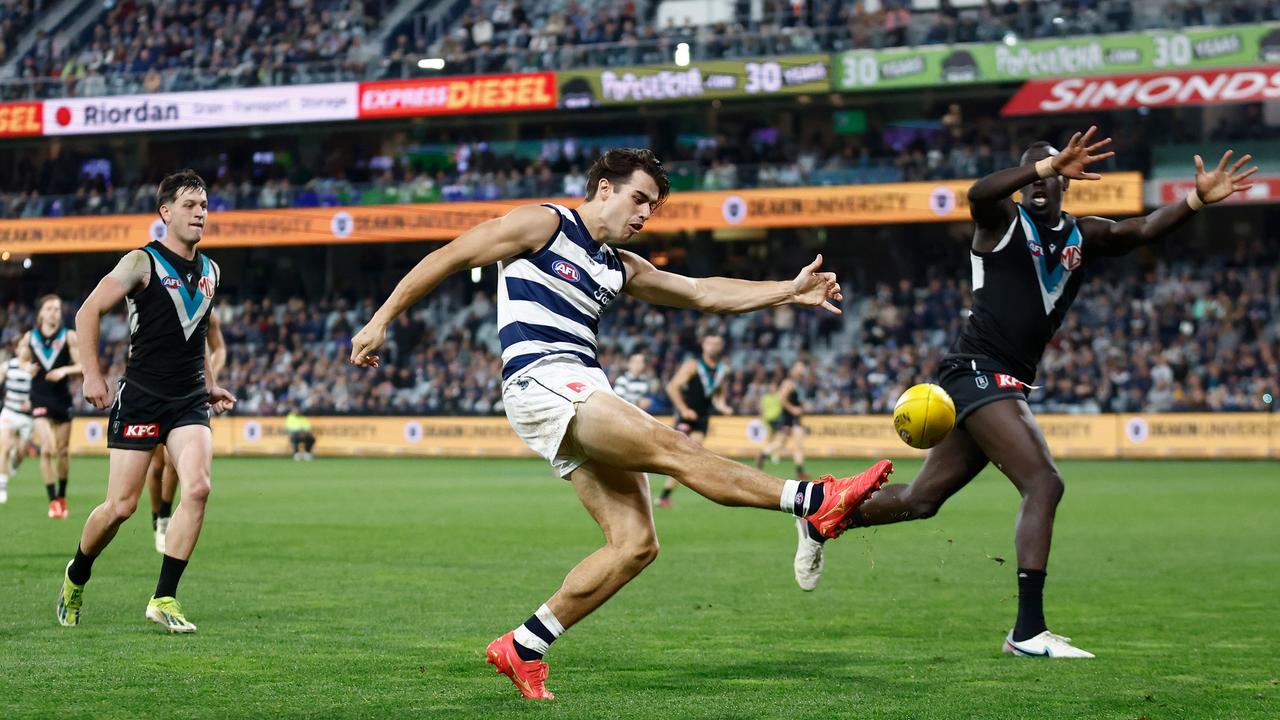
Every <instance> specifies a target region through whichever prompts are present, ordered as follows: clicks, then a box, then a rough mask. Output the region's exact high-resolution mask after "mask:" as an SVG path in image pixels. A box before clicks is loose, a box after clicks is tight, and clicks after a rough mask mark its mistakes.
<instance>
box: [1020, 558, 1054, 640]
mask: <svg viewBox="0 0 1280 720" xmlns="http://www.w3.org/2000/svg"><path fill="white" fill-rule="evenodd" d="M1044 575H1045V573H1044V571H1043V570H1024V569H1022V568H1018V622H1017V623H1016V624H1015V625H1014V626H1013V639H1014V640H1015V641H1016V642H1021V641H1023V640H1029V639H1031V638H1033V637H1035V636H1037V635H1039V634H1040V633H1042V632H1044V631H1045V630H1048V629H1049V627H1048V626H1047V625H1045V622H1044Z"/></svg>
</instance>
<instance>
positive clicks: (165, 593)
mask: <svg viewBox="0 0 1280 720" xmlns="http://www.w3.org/2000/svg"><path fill="white" fill-rule="evenodd" d="M156 204H157V206H158V209H159V213H160V217H161V219H163V220H164V224H165V236H164V239H163V240H160V241H157V242H152V243H150V244H148V245H147V246H146V247H143V248H141V249H139V250H134V251H132V252H130V253H128V254H126V255H125V256H124V257H123V258H121V260H120V263H119V264H117V265H116V267H115V269H114V270H112V271H111V272H110V273H109V274H108V275H107V276H106V277H104V278H102V281H101V282H99V283H98V287H96V288H94V290H93V292H92V293H90V294H89V297H88V298H86V299H85V301H84V305H83V306H81V308H80V312H78V313H77V314H76V329H77V330H78V331H79V333H80V340H81V343H82V350H83V357H84V360H85V365H84V374H85V378H84V396H85V399H86V400H88V401H89V403H90V404H92V405H93V406H94V407H96V408H98V409H99V410H105V409H107V408H108V407H110V408H111V414H110V417H109V419H108V426H107V447H108V448H110V451H111V454H110V475H109V477H108V480H107V499H106V500H105V501H104V502H103V503H102V504H101V505H99V506H98V507H96V508H94V510H93V512H92V513H91V514H90V515H89V519H88V521H87V522H85V525H84V532H83V533H82V534H81V536H80V546H79V547H78V548H76V555H75V558H74V559H72V561H71V562H70V563H68V564H67V569H66V572H65V574H64V576H63V581H62V591H61V592H60V593H59V594H58V608H57V613H58V622H60V623H62V624H63V625H77V624H79V622H80V607H81V604H82V603H83V601H84V586H85V583H87V582H88V581H89V574H90V571H91V569H92V567H93V561H94V560H95V559H96V558H97V557H98V555H99V554H100V553H101V552H102V551H103V550H104V549H105V548H106V547H107V544H108V543H110V542H111V538H113V537H115V534H116V531H117V530H118V529H119V528H120V525H121V523H123V522H124V521H125V520H128V519H129V516H130V515H132V514H133V511H134V510H136V509H137V507H138V497H139V496H140V495H141V494H142V486H143V484H144V483H145V482H146V478H147V466H148V465H149V464H150V462H151V456H152V453H153V452H154V451H155V447H156V445H157V444H158V443H164V444H165V446H166V448H167V449H168V452H169V454H170V455H171V456H172V457H173V464H174V467H175V468H177V470H178V482H179V483H181V485H182V503H181V504H179V505H178V510H177V512H175V513H174V514H173V520H172V522H171V523H170V524H169V532H168V534H167V536H166V545H165V555H164V559H163V561H162V562H161V565H160V580H159V582H158V583H157V584H156V591H155V595H153V596H152V598H151V600H150V601H149V602H148V603H147V609H146V617H147V619H148V620H151V621H152V622H155V623H159V624H160V625H161V626H163V627H164V628H165V629H167V630H168V631H169V632H175V633H188V632H195V630H196V626H195V625H193V624H191V623H190V622H188V621H187V619H186V617H185V616H184V615H183V613H182V607H181V606H180V605H179V604H178V600H177V598H176V595H177V594H178V581H179V580H180V579H181V578H182V572H183V570H185V569H186V566H187V561H188V560H189V559H190V557H191V551H192V550H193V549H194V548H195V545H196V539H197V538H198V537H199V536H200V527H201V525H202V524H203V523H204V509H205V501H206V499H207V498H208V497H209V469H210V462H211V459H212V457H213V434H212V433H211V432H210V430H209V415H210V410H211V409H212V410H213V411H216V412H223V411H226V410H229V409H231V407H233V406H234V405H235V402H236V400H235V398H234V397H232V395H231V393H229V392H227V391H226V390H224V389H222V388H220V387H218V386H217V385H214V384H213V382H212V380H211V375H210V373H209V365H208V358H207V357H206V355H205V334H206V333H207V331H208V324H209V312H210V309H211V308H212V307H213V296H214V292H215V290H216V289H217V287H218V280H219V277H220V275H221V271H220V270H219V269H218V266H217V265H216V264H215V263H214V262H213V261H212V260H210V259H209V258H208V257H206V256H205V255H204V254H203V253H201V252H199V251H197V250H196V244H197V243H199V242H200V239H201V238H202V237H203V236H204V222H205V217H206V215H207V214H208V206H209V202H208V199H207V197H206V192H205V184H204V180H202V179H201V178H200V176H199V175H196V174H195V173H194V172H192V171H190V170H183V171H181V172H178V173H175V174H173V175H170V176H168V177H166V178H165V179H164V180H162V181H161V182H160V186H159V188H158V189H157V191H156ZM121 300H124V301H125V302H126V303H127V305H128V308H129V328H130V330H131V332H132V334H131V336H130V338H129V360H128V364H127V366H126V368H125V372H124V377H123V378H121V379H120V383H119V386H118V387H117V389H116V393H115V400H114V402H112V398H111V392H110V391H109V390H108V389H107V384H106V380H105V378H103V376H102V369H101V366H100V365H99V363H98V356H97V348H98V330H99V321H100V320H101V318H102V315H103V314H104V313H106V312H107V311H108V310H110V309H111V308H112V307H114V306H115V305H116V304H117V303H119V302H120V301H121Z"/></svg>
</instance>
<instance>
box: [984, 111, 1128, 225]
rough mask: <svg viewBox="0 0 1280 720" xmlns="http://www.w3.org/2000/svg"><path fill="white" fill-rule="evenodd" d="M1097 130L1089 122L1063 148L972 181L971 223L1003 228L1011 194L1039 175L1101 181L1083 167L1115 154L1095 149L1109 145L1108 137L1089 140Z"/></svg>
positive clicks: (1009, 211)
mask: <svg viewBox="0 0 1280 720" xmlns="http://www.w3.org/2000/svg"><path fill="white" fill-rule="evenodd" d="M1097 131H1098V126H1097V125H1090V126H1089V129H1088V130H1086V131H1085V132H1084V133H1083V134H1081V133H1076V134H1074V135H1072V136H1071V140H1070V141H1069V142H1068V143H1067V145H1066V147H1064V148H1063V149H1062V151H1061V152H1059V153H1058V154H1057V155H1053V156H1051V157H1047V158H1044V159H1042V160H1038V161H1037V162H1035V163H1034V164H1032V165H1019V166H1017V167H1011V168H1006V169H1004V170H997V171H996V172H993V173H991V174H990V175H988V176H986V177H984V178H982V179H981V180H979V181H977V182H975V183H974V184H973V185H972V186H970V188H969V214H970V216H972V217H973V220H974V222H976V223H977V224H978V226H979V227H983V228H989V229H995V230H1001V231H1003V230H1004V229H1005V228H1006V227H1008V225H1009V222H1010V221H1011V220H1012V219H1013V213H1014V210H1013V200H1011V199H1010V198H1011V196H1012V195H1013V194H1014V193H1015V192H1017V191H1018V190H1019V189H1021V188H1024V187H1026V186H1027V185H1030V184H1031V183H1033V182H1035V181H1036V180H1038V179H1040V178H1049V177H1052V176H1054V175H1061V176H1062V177H1065V178H1068V179H1071V180H1101V179H1102V176H1101V175H1099V174H1098V173H1093V172H1088V171H1087V170H1086V168H1087V167H1088V166H1090V165H1092V164H1093V163H1096V162H1099V161H1101V160H1106V159H1107V158H1109V157H1112V156H1113V155H1115V153H1114V152H1109V151H1108V152H1099V151H1101V150H1102V149H1103V148H1105V147H1106V146H1107V145H1109V144H1111V138H1104V139H1102V140H1099V141H1098V142H1093V135H1094V133H1096V132H1097Z"/></svg>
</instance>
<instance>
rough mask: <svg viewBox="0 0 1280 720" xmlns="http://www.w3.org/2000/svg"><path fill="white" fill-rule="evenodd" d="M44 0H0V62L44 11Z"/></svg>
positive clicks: (6, 57) (6, 58) (5, 58)
mask: <svg viewBox="0 0 1280 720" xmlns="http://www.w3.org/2000/svg"><path fill="white" fill-rule="evenodd" d="M45 4H46V0H0V62H4V61H5V60H8V59H9V53H10V52H11V50H12V48H13V47H14V46H15V45H16V44H17V43H18V41H19V39H20V38H21V37H22V35H23V33H25V32H26V30H27V28H29V27H30V26H31V23H33V22H34V21H35V20H36V18H38V17H39V16H40V12H41V10H43V9H44V6H45Z"/></svg>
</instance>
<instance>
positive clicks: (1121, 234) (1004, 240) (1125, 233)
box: [797, 127, 1257, 658]
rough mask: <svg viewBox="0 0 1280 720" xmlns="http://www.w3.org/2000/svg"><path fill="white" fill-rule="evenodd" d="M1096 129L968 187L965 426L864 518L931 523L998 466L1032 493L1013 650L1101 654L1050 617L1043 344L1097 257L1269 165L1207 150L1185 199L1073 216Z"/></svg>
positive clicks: (955, 377)
mask: <svg viewBox="0 0 1280 720" xmlns="http://www.w3.org/2000/svg"><path fill="white" fill-rule="evenodd" d="M1096 131H1097V128H1096V127H1090V128H1089V130H1088V131H1086V132H1085V133H1084V135H1083V136H1082V135H1081V134H1080V133H1076V134H1075V135H1073V136H1072V138H1071V141H1070V142H1069V143H1068V144H1067V147H1066V148H1065V149H1064V150H1062V151H1061V152H1059V151H1058V150H1055V149H1054V148H1053V147H1052V146H1050V144H1049V143H1047V142H1043V141H1042V142H1036V143H1033V144H1032V145H1031V146H1030V147H1028V148H1027V151H1026V152H1025V153H1023V156H1022V163H1023V164H1022V165H1020V166H1018V167H1014V168H1009V169H1007V170H1000V171H998V172H995V173H992V174H991V175H988V176H987V177H985V178H982V179H981V180H979V181H978V182H976V183H974V185H973V187H971V188H970V189H969V203H970V212H971V213H972V215H973V219H974V222H975V223H976V225H977V228H976V230H975V232H974V238H973V249H972V257H971V259H972V264H973V312H972V314H971V315H970V316H969V319H968V321H967V322H966V323H965V325H964V328H963V329H962V330H961V332H960V337H959V339H957V340H956V343H955V345H953V346H952V349H951V352H950V354H948V355H947V356H946V357H944V359H943V361H942V363H941V365H940V367H939V371H938V376H939V377H938V382H939V384H941V385H942V387H943V388H945V389H946V390H947V392H948V393H949V394H950V395H951V398H952V399H953V400H954V401H955V404H956V429H955V430H953V431H952V432H951V434H950V435H948V436H947V438H946V439H945V440H943V441H942V443H941V444H939V445H938V446H937V447H936V448H934V449H933V450H931V451H930V452H929V455H928V457H927V458H926V459H925V463H924V467H923V468H921V470H920V474H918V475H917V476H916V477H915V479H914V480H913V481H912V482H911V483H910V484H897V485H889V486H887V487H885V488H884V490H883V491H881V492H880V493H877V494H876V496H875V497H874V498H873V499H872V500H871V501H870V502H868V503H866V504H865V505H863V506H862V507H861V508H859V509H858V510H857V511H856V512H855V513H854V515H855V521H854V526H855V527H862V526H871V525H885V524H889V523H896V522H902V521H904V520H916V519H922V518H928V517H933V515H934V514H935V513H937V512H938V508H939V507H941V506H942V504H943V503H944V502H946V500H947V498H949V497H951V496H952V495H953V494H954V493H955V492H956V491H958V490H960V488H962V487H964V486H965V484H967V483H968V482H969V481H970V480H972V479H973V478H974V477H975V476H976V475H977V474H978V473H979V472H980V471H981V470H982V469H983V468H984V467H986V466H987V463H988V462H990V463H994V464H995V465H996V467H998V468H1000V470H1001V472H1003V473H1004V474H1005V475H1006V476H1008V478H1009V479H1010V480H1011V481H1013V484H1014V486H1015V487H1016V488H1017V489H1018V492H1019V493H1021V495H1022V507H1021V509H1020V510H1019V512H1018V518H1017V523H1016V525H1015V528H1014V540H1015V546H1016V549H1017V555H1018V617H1017V621H1016V622H1015V624H1014V626H1013V629H1012V630H1010V631H1009V634H1008V635H1007V636H1006V637H1005V642H1004V651H1005V652H1006V653H1009V654H1013V655H1019V656H1042V657H1061V658H1089V657H1093V655H1092V654H1090V653H1087V652H1085V651H1083V650H1081V649H1079V648H1077V647H1074V646H1073V645H1071V643H1070V642H1069V640H1068V638H1065V637H1062V636H1061V635H1056V634H1054V633H1051V632H1049V629H1048V626H1047V625H1046V624H1045V619H1044V610H1043V602H1042V592H1043V589H1044V579H1045V568H1046V567H1047V566H1048V562H1049V541H1050V539H1051V537H1052V535H1053V517H1054V512H1055V510H1056V509H1057V506H1058V501H1059V500H1060V499H1061V498H1062V493H1063V483H1062V477H1061V475H1059V473H1058V469H1057V467H1056V466H1055V465H1054V462H1053V458H1052V457H1050V456H1049V448H1048V446H1047V445H1046V444H1045V439H1044V435H1043V434H1042V433H1041V432H1040V428H1039V426H1038V425H1036V421H1035V418H1033V417H1032V415H1031V411H1030V409H1029V408H1028V407H1027V402H1026V394H1027V392H1028V390H1029V388H1030V387H1031V386H1030V383H1032V382H1034V381H1035V374H1036V365H1037V364H1038V363H1039V362H1040V357H1041V356H1042V355H1043V354H1044V349H1045V345H1046V344H1047V343H1048V342H1049V340H1050V339H1051V338H1052V337H1053V334H1054V333H1055V332H1056V331H1057V329H1058V327H1059V326H1060V325H1061V324H1062V318H1063V316H1064V315H1065V314H1066V312H1067V310H1068V308H1070V307H1071V303H1072V302H1073V301H1074V300H1075V297H1076V293H1077V292H1078V291H1079V289H1080V285H1081V283H1082V282H1083V278H1084V275H1085V272H1086V270H1087V269H1088V268H1089V267H1091V266H1092V264H1093V259H1094V258H1096V257H1107V256H1116V255H1123V254H1125V253H1128V252H1130V251H1131V250H1134V249H1135V248H1138V247H1142V246H1144V245H1147V244H1149V243H1152V242H1155V241H1157V240H1160V239H1162V238H1164V237H1166V236H1167V235H1169V233H1171V232H1173V231H1174V230H1176V229H1177V228H1179V227H1181V226H1182V225H1183V224H1184V223H1186V222H1187V221H1188V220H1190V219H1191V218H1193V217H1195V215H1196V213H1197V212H1199V211H1200V209H1201V208H1203V207H1204V206H1205V205H1208V204H1210V203H1216V202H1220V201H1222V200H1225V199H1226V198H1228V197H1229V196H1230V195H1231V194H1232V193H1235V192H1239V191H1242V190H1247V189H1248V188H1249V187H1250V185H1249V184H1246V183H1245V180H1246V179H1247V178H1248V177H1249V176H1250V175H1252V174H1253V173H1254V172H1255V171H1257V167H1253V168H1250V169H1248V170H1244V171H1242V170H1241V168H1243V167H1244V165H1245V164H1246V163H1247V162H1248V161H1249V159H1250V157H1251V156H1249V155H1245V156H1244V157H1242V158H1240V159H1239V160H1237V161H1236V162H1235V163H1234V164H1232V165H1230V166H1229V167H1228V163H1229V162H1230V160H1231V155H1232V152H1231V151H1230V150H1228V151H1227V152H1226V154H1224V155H1223V156H1222V159H1221V160H1220V161H1219V162H1218V166H1217V167H1216V168H1214V169H1213V170H1211V171H1205V169H1204V165H1203V163H1202V161H1201V159H1200V156H1199V155H1197V156H1195V163H1196V179H1195V182H1196V189H1195V191H1194V192H1191V193H1189V194H1188V195H1187V197H1186V198H1185V199H1184V200H1180V201H1178V202H1176V203H1174V204H1172V205H1168V206H1166V207H1163V208H1160V209H1159V210H1156V211H1155V212H1153V213H1151V214H1150V215H1147V216H1145V217H1137V218H1131V219H1129V220H1124V221H1121V222H1114V221H1111V220H1107V219H1104V218H1099V217H1084V218H1074V217H1072V216H1071V215H1070V214H1068V213H1065V212H1063V211H1062V196H1063V193H1064V192H1066V191H1067V188H1068V186H1069V184H1070V181H1071V180H1097V179H1099V178H1100V177H1101V176H1100V175H1098V174H1096V173H1091V172H1088V171H1087V168H1088V167H1089V165H1091V164H1093V163H1095V162H1098V161H1099V160H1103V159H1105V158H1108V157H1111V156H1112V155H1113V154H1114V153H1111V152H1099V151H1100V150H1101V149H1102V148H1104V147H1106V146H1107V144H1108V143H1110V141H1111V140H1110V138H1108V139H1106V140H1102V141H1100V142H1097V143H1094V142H1092V140H1093V135H1094V133H1095V132H1096ZM1015 192H1020V193H1021V195H1022V198H1021V201H1020V202H1019V203H1017V204H1015V203H1014V202H1013V201H1012V200H1011V199H1010V196H1011V195H1013V193H1015ZM804 550H805V547H804V544H803V543H802V547H801V551H804ZM816 552H818V553H821V546H818V547H817V549H816ZM798 566H799V562H798V561H797V567H798ZM797 579H799V576H798V575H797Z"/></svg>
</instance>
